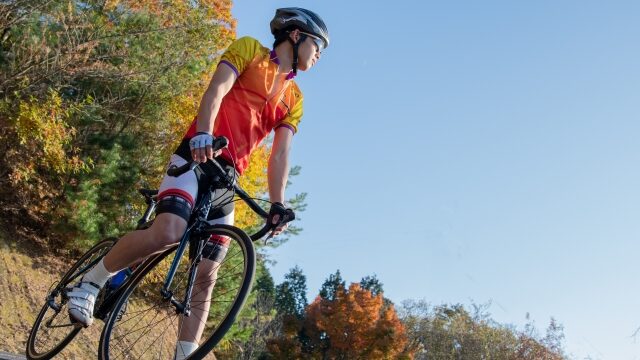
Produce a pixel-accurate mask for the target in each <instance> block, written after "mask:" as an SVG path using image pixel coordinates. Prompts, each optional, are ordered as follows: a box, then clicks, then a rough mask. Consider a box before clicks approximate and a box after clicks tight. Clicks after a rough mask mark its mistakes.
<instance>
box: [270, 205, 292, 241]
mask: <svg viewBox="0 0 640 360" xmlns="http://www.w3.org/2000/svg"><path fill="white" fill-rule="evenodd" d="M283 217H286V222H285V223H283V224H280V225H279V226H277V227H276V229H275V230H274V231H273V235H274V236H276V235H279V234H281V233H282V232H284V231H285V230H286V229H287V228H288V227H289V221H291V220H293V219H295V215H294V212H293V210H291V209H287V208H285V207H284V205H283V204H282V203H279V202H274V203H273V204H271V209H270V210H269V217H268V218H267V222H268V223H269V224H271V225H278V224H279V223H280V221H281V220H282V218H283Z"/></svg>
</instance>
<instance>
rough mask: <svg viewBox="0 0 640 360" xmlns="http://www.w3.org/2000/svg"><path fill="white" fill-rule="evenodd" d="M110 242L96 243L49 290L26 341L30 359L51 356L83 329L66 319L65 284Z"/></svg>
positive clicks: (104, 249)
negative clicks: (59, 281) (58, 282)
mask: <svg viewBox="0 0 640 360" xmlns="http://www.w3.org/2000/svg"><path fill="white" fill-rule="evenodd" d="M112 245H113V242H112V241H106V242H102V243H100V244H98V245H96V246H95V247H94V248H92V249H91V250H90V251H89V252H87V253H86V254H85V255H84V256H83V257H82V258H81V259H80V260H79V261H78V262H77V263H76V264H75V265H74V267H73V268H72V269H70V270H69V272H68V273H67V274H65V276H63V278H62V280H61V283H60V284H58V285H56V286H55V287H54V288H53V290H52V291H50V292H49V293H48V297H47V300H46V302H45V304H44V306H43V307H42V308H41V310H40V313H39V314H38V316H37V318H36V321H35V323H34V327H33V328H32V330H31V333H30V334H29V339H28V342H27V355H28V357H29V358H31V359H41V358H50V357H51V356H53V355H55V354H56V353H58V352H59V351H61V350H62V349H63V348H64V347H65V346H66V345H67V344H68V343H69V342H70V341H71V340H72V339H73V338H74V337H75V336H76V335H77V334H78V332H80V330H82V326H81V325H78V324H76V323H73V322H72V321H71V319H70V318H69V314H68V310H69V309H68V299H67V297H66V295H65V287H68V286H72V285H73V284H74V283H75V282H76V281H77V280H79V277H80V275H81V273H80V272H81V271H83V270H86V267H87V266H88V265H89V264H92V263H94V262H96V261H98V259H99V258H101V257H102V256H104V254H106V252H107V251H108V250H109V249H110V248H111V246H112Z"/></svg>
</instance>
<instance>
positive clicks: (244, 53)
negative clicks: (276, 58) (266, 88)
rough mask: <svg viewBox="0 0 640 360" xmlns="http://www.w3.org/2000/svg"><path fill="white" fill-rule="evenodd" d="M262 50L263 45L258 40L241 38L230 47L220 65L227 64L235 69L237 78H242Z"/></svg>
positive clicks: (223, 55)
mask: <svg viewBox="0 0 640 360" xmlns="http://www.w3.org/2000/svg"><path fill="white" fill-rule="evenodd" d="M261 48H262V45H260V42H258V40H256V39H254V38H252V37H249V36H244V37H241V38H240V39H237V40H236V41H234V42H232V43H231V45H229V47H228V48H227V50H226V51H225V52H224V54H222V57H221V58H220V63H219V64H226V65H227V66H229V67H231V69H233V71H234V72H235V73H236V76H240V74H242V72H243V71H244V69H246V68H247V66H248V65H249V64H250V63H251V61H253V59H254V58H255V57H256V55H258V54H259V53H260V49H261Z"/></svg>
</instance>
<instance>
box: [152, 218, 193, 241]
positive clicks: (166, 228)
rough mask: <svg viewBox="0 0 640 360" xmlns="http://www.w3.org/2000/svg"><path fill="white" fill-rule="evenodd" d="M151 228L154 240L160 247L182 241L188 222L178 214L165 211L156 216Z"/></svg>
mask: <svg viewBox="0 0 640 360" xmlns="http://www.w3.org/2000/svg"><path fill="white" fill-rule="evenodd" d="M151 229H152V231H153V237H154V242H155V243H156V244H157V245H158V247H165V246H170V245H173V244H175V243H177V242H178V241H180V239H181V238H182V235H184V232H185V230H186V229H187V222H186V220H184V219H183V218H182V217H180V216H178V215H174V214H171V213H163V214H159V215H158V216H156V218H155V220H154V222H153V225H152V226H151Z"/></svg>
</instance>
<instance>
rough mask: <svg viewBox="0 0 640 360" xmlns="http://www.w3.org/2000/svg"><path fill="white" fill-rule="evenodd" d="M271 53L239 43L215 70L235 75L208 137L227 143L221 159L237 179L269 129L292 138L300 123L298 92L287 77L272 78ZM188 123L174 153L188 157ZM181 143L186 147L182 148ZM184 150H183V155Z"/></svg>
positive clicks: (274, 62) (243, 40)
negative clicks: (282, 130) (222, 138)
mask: <svg viewBox="0 0 640 360" xmlns="http://www.w3.org/2000/svg"><path fill="white" fill-rule="evenodd" d="M278 64H279V61H278V58H277V56H276V53H275V51H270V50H269V49H268V48H266V47H264V46H262V45H261V44H260V43H259V42H258V41H257V40H256V39H253V38H250V37H243V38H240V39H238V40H236V41H234V42H233V43H232V44H231V46H229V48H228V49H227V50H226V51H225V53H224V54H223V55H222V58H221V60H220V64H219V65H218V66H229V67H231V68H232V69H233V70H234V72H235V73H236V75H237V79H236V82H235V83H234V84H233V87H232V88H231V90H230V91H229V93H227V95H226V96H225V97H224V98H223V100H222V104H221V106H220V110H219V112H218V115H217V116H216V119H215V125H214V130H213V133H214V135H215V136H225V137H227V138H228V139H229V152H230V153H231V154H230V156H229V154H228V153H227V152H226V151H224V152H223V154H222V155H221V156H222V157H223V158H225V159H226V160H228V161H229V162H232V163H234V164H235V167H236V169H237V170H238V172H239V173H242V172H243V171H244V170H245V169H246V168H247V165H248V162H249V155H250V154H251V152H252V151H253V150H254V149H255V148H256V147H257V146H258V145H259V144H260V142H261V141H262V140H263V139H264V138H265V137H266V136H267V135H268V134H269V133H270V132H271V131H272V130H274V129H276V128H278V127H281V126H286V127H287V128H289V129H291V131H292V132H293V133H295V132H297V130H298V123H299V122H300V119H301V118H302V92H301V91H300V89H299V88H298V85H297V84H296V83H295V82H294V81H293V80H291V79H292V78H293V76H292V74H291V73H290V74H289V75H285V74H282V73H280V74H279V73H278ZM196 120H197V119H194V121H193V123H192V124H191V127H190V128H189V131H187V134H186V135H185V137H184V140H183V143H182V144H181V146H180V148H182V150H183V151H180V150H181V149H180V148H179V149H178V151H176V153H177V154H179V155H181V156H183V157H184V156H188V158H187V159H190V158H191V157H190V152H188V151H186V153H185V151H184V150H188V140H189V139H191V138H192V137H193V136H194V135H195V134H196ZM185 143H187V144H185ZM185 145H186V149H184V147H185Z"/></svg>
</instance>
